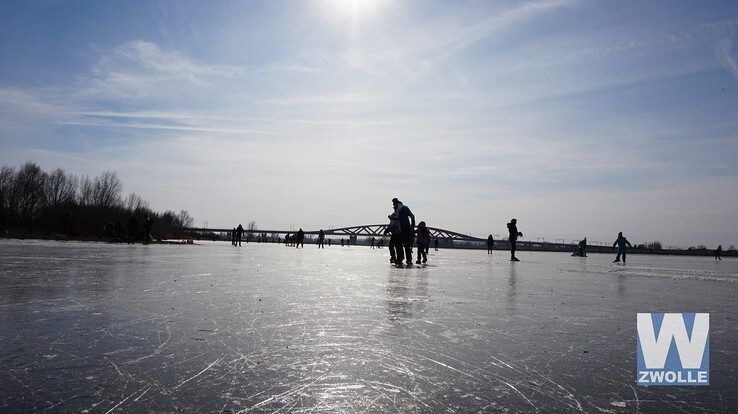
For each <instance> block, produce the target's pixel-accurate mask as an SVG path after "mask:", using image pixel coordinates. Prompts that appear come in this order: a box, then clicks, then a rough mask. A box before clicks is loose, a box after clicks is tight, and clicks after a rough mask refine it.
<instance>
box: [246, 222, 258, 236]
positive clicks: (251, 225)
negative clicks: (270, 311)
mask: <svg viewBox="0 0 738 414" xmlns="http://www.w3.org/2000/svg"><path fill="white" fill-rule="evenodd" d="M246 230H247V231H248V232H249V233H254V232H256V231H257V230H259V227H258V226H257V225H256V222H255V221H254V220H251V221H249V224H248V225H247V226H246Z"/></svg>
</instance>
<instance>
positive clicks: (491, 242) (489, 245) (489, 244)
mask: <svg viewBox="0 0 738 414" xmlns="http://www.w3.org/2000/svg"><path fill="white" fill-rule="evenodd" d="M494 245H495V238H494V237H492V235H491V234H490V235H489V236H487V254H492V247H494Z"/></svg>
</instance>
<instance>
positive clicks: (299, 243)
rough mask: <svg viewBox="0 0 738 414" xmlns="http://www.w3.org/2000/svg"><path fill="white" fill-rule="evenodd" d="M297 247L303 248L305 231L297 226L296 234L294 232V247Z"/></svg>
mask: <svg viewBox="0 0 738 414" xmlns="http://www.w3.org/2000/svg"><path fill="white" fill-rule="evenodd" d="M299 247H302V248H303V249H304V248H305V232H304V231H302V228H299V229H298V230H297V234H295V248H299Z"/></svg>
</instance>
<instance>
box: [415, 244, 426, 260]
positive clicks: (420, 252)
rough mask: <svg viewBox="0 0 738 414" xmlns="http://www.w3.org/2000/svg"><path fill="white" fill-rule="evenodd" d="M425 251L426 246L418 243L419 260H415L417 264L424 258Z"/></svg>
mask: <svg viewBox="0 0 738 414" xmlns="http://www.w3.org/2000/svg"><path fill="white" fill-rule="evenodd" d="M424 251H425V246H423V245H422V244H420V243H418V260H416V261H415V263H416V264H420V261H421V260H422V259H423V252H424Z"/></svg>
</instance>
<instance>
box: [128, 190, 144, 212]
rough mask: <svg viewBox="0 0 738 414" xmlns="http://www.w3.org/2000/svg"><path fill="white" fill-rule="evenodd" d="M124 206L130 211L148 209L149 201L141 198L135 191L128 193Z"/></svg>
mask: <svg viewBox="0 0 738 414" xmlns="http://www.w3.org/2000/svg"><path fill="white" fill-rule="evenodd" d="M124 206H125V208H126V210H128V211H130V212H132V213H135V212H140V211H142V210H149V202H148V201H146V200H144V199H143V198H141V196H139V195H138V194H136V193H131V194H128V197H126V201H125V204H124Z"/></svg>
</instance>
